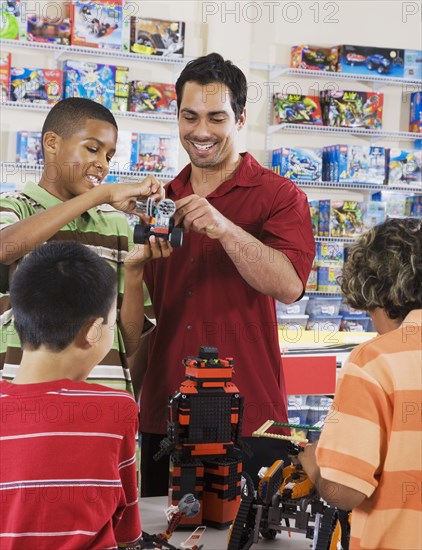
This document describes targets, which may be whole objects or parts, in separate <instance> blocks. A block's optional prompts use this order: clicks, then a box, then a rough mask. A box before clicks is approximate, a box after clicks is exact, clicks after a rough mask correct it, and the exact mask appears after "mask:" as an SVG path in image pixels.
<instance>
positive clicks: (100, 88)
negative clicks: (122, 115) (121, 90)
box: [63, 61, 127, 110]
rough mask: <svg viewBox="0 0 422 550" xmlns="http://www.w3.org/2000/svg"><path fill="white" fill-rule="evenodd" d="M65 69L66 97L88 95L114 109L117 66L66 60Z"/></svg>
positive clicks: (89, 97)
mask: <svg viewBox="0 0 422 550" xmlns="http://www.w3.org/2000/svg"><path fill="white" fill-rule="evenodd" d="M63 69H64V71H65V73H66V86H65V97H86V98H87V99H92V100H93V101H96V102H97V103H101V105H104V107H107V108H108V109H110V110H112V109H113V105H114V103H115V96H116V69H117V67H115V66H114V65H101V64H99V63H88V62H84V61H65V63H64V66H63ZM126 105H127V98H126ZM126 108H127V107H126Z"/></svg>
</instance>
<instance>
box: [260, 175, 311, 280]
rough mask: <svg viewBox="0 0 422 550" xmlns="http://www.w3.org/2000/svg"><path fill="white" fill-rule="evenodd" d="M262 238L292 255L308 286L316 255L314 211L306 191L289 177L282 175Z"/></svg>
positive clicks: (291, 259)
mask: <svg viewBox="0 0 422 550" xmlns="http://www.w3.org/2000/svg"><path fill="white" fill-rule="evenodd" d="M260 240H261V241H262V242H263V243H264V244H266V245H267V246H270V247H271V248H274V249H275V250H279V251H280V252H283V254H285V255H286V256H287V257H288V258H289V260H290V261H291V262H292V265H293V267H294V268H295V270H296V272H297V274H298V276H299V277H300V280H301V281H302V283H303V287H304V288H305V286H306V283H307V281H308V277H309V273H310V271H311V267H312V262H313V260H314V257H315V240H314V236H313V232H312V222H311V215H310V211H309V204H308V199H307V197H306V194H305V193H304V192H303V191H302V190H301V189H299V188H298V187H297V186H296V185H294V184H293V183H292V182H290V181H289V180H286V179H285V178H280V186H279V189H278V191H277V192H276V194H275V197H274V201H273V204H272V208H271V215H270V217H269V218H268V220H267V221H266V222H265V223H264V226H263V228H262V231H261V239H260Z"/></svg>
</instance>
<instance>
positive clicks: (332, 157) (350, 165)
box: [323, 144, 385, 184]
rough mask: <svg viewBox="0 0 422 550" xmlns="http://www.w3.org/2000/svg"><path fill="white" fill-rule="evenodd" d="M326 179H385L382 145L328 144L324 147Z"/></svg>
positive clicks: (368, 181) (379, 181) (363, 180)
mask: <svg viewBox="0 0 422 550" xmlns="http://www.w3.org/2000/svg"><path fill="white" fill-rule="evenodd" d="M323 158H324V162H325V163H326V164H328V167H327V166H326V167H325V168H324V169H323V172H324V174H325V177H326V181H337V182H348V183H352V182H354V183H379V184H383V183H384V180H385V151H384V147H376V146H371V147H362V146H360V145H342V144H338V145H330V146H328V147H325V148H324V156H323Z"/></svg>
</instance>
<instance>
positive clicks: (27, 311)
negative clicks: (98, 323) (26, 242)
mask: <svg viewBox="0 0 422 550" xmlns="http://www.w3.org/2000/svg"><path fill="white" fill-rule="evenodd" d="M116 294H117V276H116V273H115V271H114V269H113V268H112V267H111V266H110V265H109V264H108V263H107V262H106V261H105V260H104V259H103V258H101V257H100V256H98V255H97V254H96V253H95V252H92V251H91V250H89V248H87V247H86V246H84V245H83V244H81V243H78V242H75V241H67V242H60V241H52V242H48V243H46V244H44V245H41V246H39V247H37V248H36V249H35V250H33V251H32V252H31V253H30V254H28V256H27V257H26V258H24V259H23V260H22V262H21V263H20V264H19V267H18V269H17V270H16V272H15V273H14V275H13V278H12V283H11V286H10V300H11V304H12V308H13V314H14V318H15V327H16V331H17V333H18V335H19V338H20V340H21V345H22V348H28V349H32V350H36V349H38V348H39V347H40V346H42V345H44V346H46V347H47V348H48V349H50V350H51V351H54V352H59V351H61V350H63V349H64V348H66V347H67V346H68V345H69V344H70V343H71V342H73V340H74V339H75V338H76V336H77V335H78V334H79V332H80V331H81V329H82V328H83V327H84V325H85V324H86V323H87V322H89V321H92V320H94V319H96V318H98V317H103V318H104V320H105V321H107V319H108V315H109V312H110V310H111V307H112V305H113V302H114V300H115V298H116Z"/></svg>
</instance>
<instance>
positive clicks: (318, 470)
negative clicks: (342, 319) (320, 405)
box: [299, 219, 422, 550]
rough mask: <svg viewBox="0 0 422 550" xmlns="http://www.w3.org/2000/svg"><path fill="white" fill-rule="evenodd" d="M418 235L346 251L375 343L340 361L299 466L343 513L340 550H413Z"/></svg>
mask: <svg viewBox="0 0 422 550" xmlns="http://www.w3.org/2000/svg"><path fill="white" fill-rule="evenodd" d="M421 281H422V228H421V222H420V220H419V221H416V220H394V219H393V220H389V221H387V222H385V223H383V224H381V225H379V226H376V227H374V228H373V229H371V230H370V231H369V232H368V233H367V234H365V235H363V236H362V237H361V238H360V239H359V241H358V242H357V243H356V244H355V245H354V246H353V247H352V249H351V252H350V255H349V259H348V261H347V263H346V264H345V267H344V270H343V280H342V291H343V293H344V295H345V296H346V299H347V301H348V303H349V304H350V305H351V306H352V307H354V308H358V309H364V310H366V311H368V313H369V315H370V316H371V318H372V320H373V322H374V325H375V328H376V329H377V331H378V333H379V336H377V337H376V338H374V339H372V340H370V341H369V342H365V343H364V344H361V345H360V346H358V347H356V348H355V349H354V350H353V352H352V353H351V354H350V357H349V359H348V361H347V364H346V365H345V366H344V367H343V369H342V370H341V375H340V379H339V383H338V387H337V391H336V395H335V398H334V404H333V410H332V414H331V415H329V417H328V418H329V420H328V421H327V422H326V424H325V426H324V429H323V431H322V434H321V438H320V440H319V442H318V443H317V444H313V445H308V446H307V447H306V448H305V451H304V452H303V453H301V455H300V457H299V459H300V462H301V463H302V466H303V468H304V469H305V471H306V472H307V474H308V475H309V477H310V478H311V479H312V481H313V482H314V483H315V485H316V487H317V489H318V491H319V493H320V494H321V496H322V497H323V498H324V499H325V500H326V501H327V502H328V503H329V504H331V505H332V506H336V507H338V508H340V509H344V510H352V509H353V513H352V523H351V541H350V548H351V550H353V549H372V550H393V549H394V550H396V549H397V550H398V549H406V550H420V549H421V548H422V532H421V526H422V500H421V491H422V482H421V470H422V445H421V435H422V433H421V432H422V425H421V410H422V404H421V394H422V327H421V325H422V297H421Z"/></svg>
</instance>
